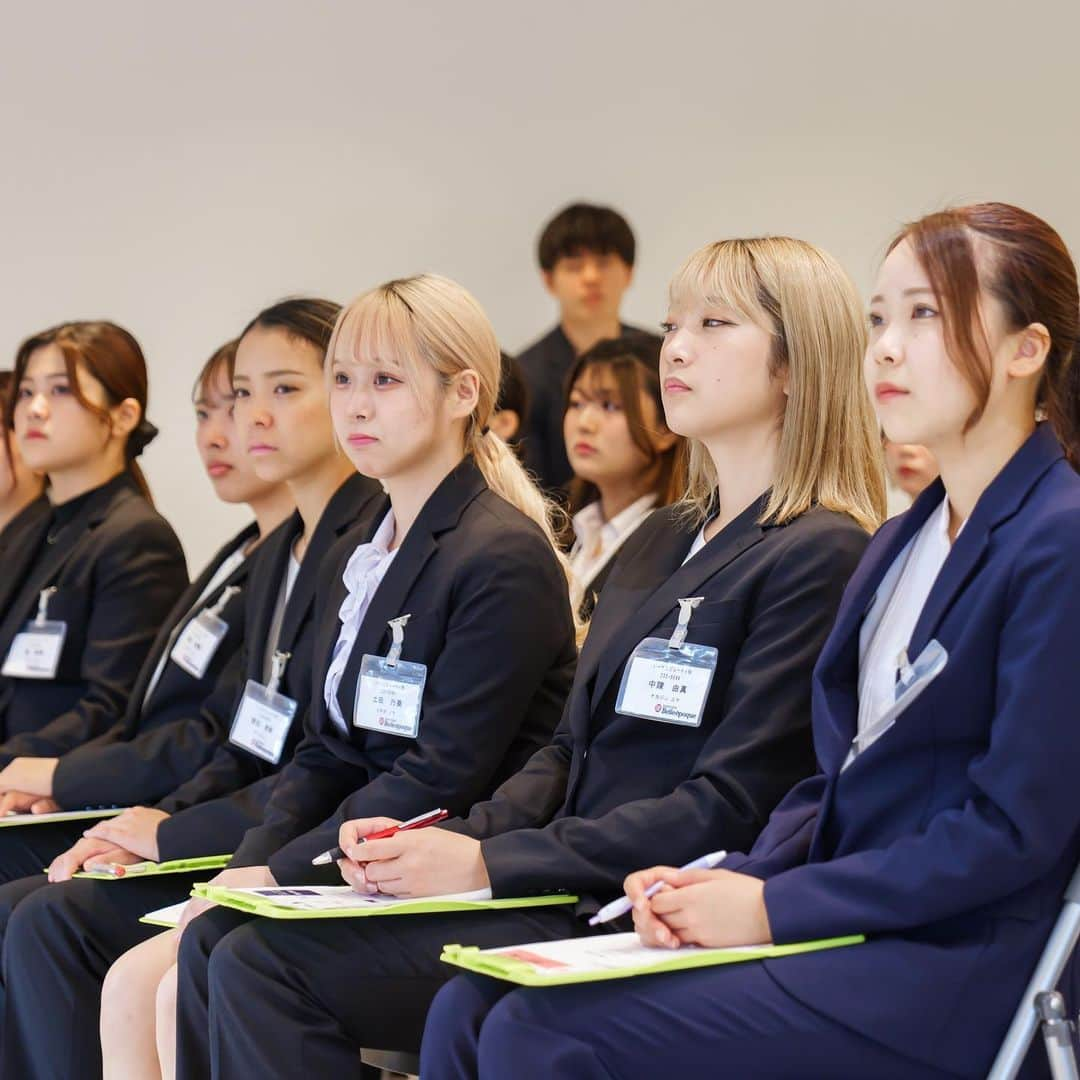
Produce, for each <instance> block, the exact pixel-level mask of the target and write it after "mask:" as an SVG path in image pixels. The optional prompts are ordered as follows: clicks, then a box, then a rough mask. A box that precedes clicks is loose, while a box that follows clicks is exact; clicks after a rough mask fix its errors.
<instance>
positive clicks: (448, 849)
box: [338, 817, 491, 897]
mask: <svg viewBox="0 0 1080 1080" xmlns="http://www.w3.org/2000/svg"><path fill="white" fill-rule="evenodd" d="M399 824H401V823H400V822H398V821H395V820H394V819H393V818H382V817H379V818H358V819H356V820H355V821H346V822H345V824H344V825H342V826H341V828H340V830H339V831H338V847H340V848H341V850H342V851H343V852H344V853H345V855H346V858H343V859H339V860H338V869H339V870H340V871H341V876H342V878H343V879H344V880H345V882H346V884H348V885H351V886H352V887H353V889H354V890H355V891H356V892H361V893H386V894H387V895H390V896H403V897H404V896H438V895H441V894H443V893H458V892H474V891H476V890H478V889H486V888H488V887H489V886H490V884H491V882H490V881H489V879H488V874H487V867H485V865H484V858H483V855H482V854H481V851H480V841H479V840H473V839H472V838H471V837H468V836H461V835H459V834H458V833H454V832H448V831H447V830H446V829H440V828H437V827H434V826H433V827H430V828H426V829H410V830H408V831H406V832H399V833H396V834H395V835H393V836H388V837H385V838H384V839H382V840H366V841H365V840H364V837H366V836H367V835H368V834H369V833H373V832H380V831H382V830H383V829H389V828H391V827H392V826H394V825H399Z"/></svg>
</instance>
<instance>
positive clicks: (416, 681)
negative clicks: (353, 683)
mask: <svg viewBox="0 0 1080 1080" xmlns="http://www.w3.org/2000/svg"><path fill="white" fill-rule="evenodd" d="M409 618H410V616H408V615H402V616H401V617H400V618H397V619H391V620H390V624H389V625H390V631H391V633H392V634H393V635H394V639H393V643H392V644H391V646H390V651H389V652H388V653H387V654H386V656H385V657H383V656H372V655H370V654H367V655H365V656H364V658H363V660H362V661H361V662H360V681H359V683H358V684H357V687H356V703H355V706H354V708H353V724H354V726H355V727H358V728H366V729H367V730H368V731H379V732H383V733H384V734H387V735H400V736H401V737H402V738H405V739H415V738H416V737H417V735H419V734H420V711H421V708H422V705H423V697H424V684H425V683H426V682H427V665H426V664H415V663H410V662H409V661H408V660H402V659H401V648H402V645H403V644H404V642H405V624H406V623H407V622H408V621H409Z"/></svg>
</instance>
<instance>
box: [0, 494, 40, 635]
mask: <svg viewBox="0 0 1080 1080" xmlns="http://www.w3.org/2000/svg"><path fill="white" fill-rule="evenodd" d="M49 514H50V508H49V500H48V499H47V498H46V497H45V496H44V495H39V496H38V498H36V499H34V501H33V502H31V503H27V504H26V506H24V507H23V508H22V509H21V510H20V511H19V512H18V513H17V514H16V515H15V516H14V517H13V518H12V519H11V520H10V521H9V522H8V523H7V524H6V525H5V526H4V528H3V529H0V566H2V567H3V568H4V576H5V578H8V574H9V572H10V578H8V580H10V581H12V582H19V581H21V580H22V574H21V573H20V572H19V571H18V569H17V565H18V564H17V563H9V561H8V560H9V559H14V560H22V559H24V558H26V559H33V557H34V555H35V553H36V552H37V550H38V547H39V546H40V544H41V542H42V540H43V539H44V538H45V530H46V529H47V528H48V522H49ZM26 565H27V566H28V565H29V563H27V564H26ZM24 570H25V567H24ZM2 589H3V586H0V590H2ZM3 615H4V609H3V607H0V618H3Z"/></svg>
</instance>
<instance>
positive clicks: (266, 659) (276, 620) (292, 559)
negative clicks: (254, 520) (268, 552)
mask: <svg viewBox="0 0 1080 1080" xmlns="http://www.w3.org/2000/svg"><path fill="white" fill-rule="evenodd" d="M299 576H300V560H299V559H298V558H297V557H296V556H295V555H294V554H293V553H292V552H289V565H288V566H287V567H285V576H284V577H283V578H282V579H281V585H280V586H279V587H278V596H277V602H276V603H275V604H274V615H273V618H271V620H270V629H269V632H268V633H267V635H266V652H265V653H263V684H264V685H265V686H269V685H270V679H271V676H272V673H273V670H274V653H276V652H277V651H278V639H279V638H280V637H281V627H282V626H283V625H284V623H285V609H286V608H287V607H288V606H289V597H290V596H291V595H292V591H293V586H294V585H295V584H296V579H297V578H298V577H299Z"/></svg>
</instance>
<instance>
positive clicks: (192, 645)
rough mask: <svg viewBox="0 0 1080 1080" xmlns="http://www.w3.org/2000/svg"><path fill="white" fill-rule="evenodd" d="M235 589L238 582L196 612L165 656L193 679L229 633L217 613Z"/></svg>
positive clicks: (206, 664)
mask: <svg viewBox="0 0 1080 1080" xmlns="http://www.w3.org/2000/svg"><path fill="white" fill-rule="evenodd" d="M239 591H240V587H239V586H238V585H230V586H229V587H228V588H227V589H225V590H224V591H223V592H222V594H221V596H220V597H219V599H218V602H217V603H216V604H215V605H214V606H213V607H210V608H207V609H206V610H205V611H200V612H199V614H198V615H196V616H195V618H194V619H191V620H190V621H189V622H188V624H187V626H185V627H184V629H183V632H182V633H181V634H180V636H179V637H178V638H177V639H176V644H175V645H174V646H173V647H172V651H171V652H170V653H169V658H170V659H171V660H172V662H173V663H174V664H176V665H177V667H180V668H183V670H184V671H186V672H187V673H188V674H189V675H191V676H192V677H193V678H196V679H201V678H202V677H203V676H204V675H205V674H206V669H207V668H208V667H209V666H210V661H211V660H213V659H214V654H215V653H216V652H217V651H218V646H219V645H220V644H221V643H222V641H224V639H225V635H226V634H227V633H228V632H229V624H228V623H227V622H226V621H225V620H224V619H223V618H221V613H222V612H223V611H224V610H225V605H226V604H227V603H228V602H229V601H230V600H231V599H232V598H233V597H234V596H235V595H236V594H237V593H238V592H239Z"/></svg>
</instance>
